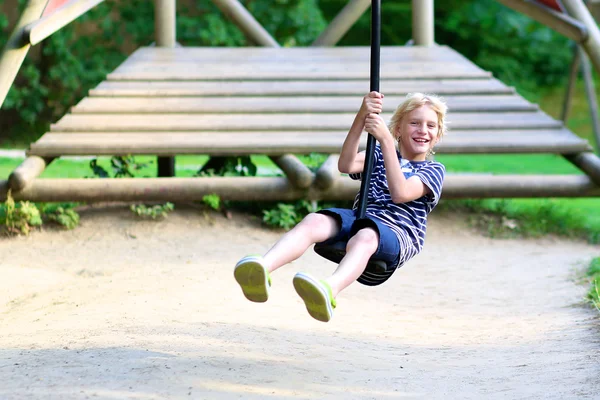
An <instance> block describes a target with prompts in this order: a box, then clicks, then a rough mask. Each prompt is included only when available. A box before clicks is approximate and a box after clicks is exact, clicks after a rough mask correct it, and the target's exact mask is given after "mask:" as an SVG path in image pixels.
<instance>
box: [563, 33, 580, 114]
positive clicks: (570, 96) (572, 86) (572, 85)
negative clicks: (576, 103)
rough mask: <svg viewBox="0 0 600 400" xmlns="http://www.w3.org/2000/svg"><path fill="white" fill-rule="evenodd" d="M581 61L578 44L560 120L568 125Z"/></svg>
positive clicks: (574, 49) (570, 69) (574, 52)
mask: <svg viewBox="0 0 600 400" xmlns="http://www.w3.org/2000/svg"><path fill="white" fill-rule="evenodd" d="M580 63H581V59H580V58H579V47H578V46H577V44H575V45H574V46H573V59H572V60H571V67H570V68H569V83H568V84H567V92H566V93H565V102H564V103H563V109H562V114H561V117H560V119H561V120H562V122H563V123H564V124H565V125H566V124H567V120H568V119H569V112H570V111H571V102H572V100H573V91H574V90H575V84H576V82H577V75H578V74H579V65H580Z"/></svg>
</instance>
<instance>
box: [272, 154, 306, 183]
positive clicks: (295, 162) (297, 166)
mask: <svg viewBox="0 0 600 400" xmlns="http://www.w3.org/2000/svg"><path fill="white" fill-rule="evenodd" d="M270 158H271V161H273V162H274V163H275V164H277V166H278V167H279V168H281V170H282V171H283V172H284V173H285V175H286V176H287V178H288V179H289V180H290V182H291V183H292V185H294V187H297V188H299V189H306V188H308V187H310V185H311V184H312V182H313V179H314V176H313V173H312V172H311V170H310V169H308V167H307V166H306V165H304V164H303V163H302V161H300V160H299V159H298V157H296V156H295V155H293V154H284V155H282V156H278V157H270Z"/></svg>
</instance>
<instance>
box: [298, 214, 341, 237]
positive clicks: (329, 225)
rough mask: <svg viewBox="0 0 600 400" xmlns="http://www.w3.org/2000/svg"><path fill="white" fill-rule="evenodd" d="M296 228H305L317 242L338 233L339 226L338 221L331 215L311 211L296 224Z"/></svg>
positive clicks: (307, 233)
mask: <svg viewBox="0 0 600 400" xmlns="http://www.w3.org/2000/svg"><path fill="white" fill-rule="evenodd" d="M296 229H300V230H303V231H304V232H305V233H306V235H308V236H310V237H312V238H313V239H314V240H315V242H321V241H323V240H327V239H329V238H330V237H332V236H334V235H335V234H337V232H338V230H339V227H338V223H337V221H336V220H335V219H334V218H333V217H330V216H329V215H325V214H319V213H310V214H308V215H307V216H306V217H304V219H302V221H300V223H299V224H298V225H296Z"/></svg>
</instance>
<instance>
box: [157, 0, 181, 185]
mask: <svg viewBox="0 0 600 400" xmlns="http://www.w3.org/2000/svg"><path fill="white" fill-rule="evenodd" d="M175 18H176V3H175V0H154V35H155V40H156V47H168V48H174V47H175V46H176V44H177V29H176V23H175ZM156 166H157V175H158V176H159V177H173V176H175V157H157V158H156Z"/></svg>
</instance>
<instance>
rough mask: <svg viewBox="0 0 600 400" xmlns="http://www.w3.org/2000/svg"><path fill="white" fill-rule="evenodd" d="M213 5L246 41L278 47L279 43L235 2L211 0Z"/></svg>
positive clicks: (232, 0)
mask: <svg viewBox="0 0 600 400" xmlns="http://www.w3.org/2000/svg"><path fill="white" fill-rule="evenodd" d="M213 3H215V4H216V6H217V7H219V9H220V10H221V12H223V14H225V15H226V16H227V17H229V19H231V20H232V21H233V22H234V23H235V24H236V25H237V26H238V27H239V28H240V29H241V30H242V32H243V33H244V35H246V37H247V38H248V39H250V40H251V41H253V42H254V43H256V44H258V45H260V46H267V47H280V46H279V43H277V41H276V40H275V39H273V37H272V36H271V35H270V34H269V32H267V30H266V29H265V28H263V26H262V25H261V24H260V23H259V22H258V21H257V20H256V19H255V18H254V17H253V16H252V14H250V13H249V12H248V10H246V8H245V7H244V6H243V5H242V4H240V2H239V1H237V0H213Z"/></svg>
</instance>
